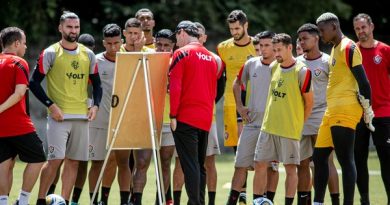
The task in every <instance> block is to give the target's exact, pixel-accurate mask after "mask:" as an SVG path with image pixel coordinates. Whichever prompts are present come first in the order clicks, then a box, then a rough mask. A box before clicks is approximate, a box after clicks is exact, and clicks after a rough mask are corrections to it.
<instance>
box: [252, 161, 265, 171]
mask: <svg viewBox="0 0 390 205" xmlns="http://www.w3.org/2000/svg"><path fill="white" fill-rule="evenodd" d="M267 168H268V164H267V162H260V161H255V171H266V170H267Z"/></svg>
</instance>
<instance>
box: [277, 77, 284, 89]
mask: <svg viewBox="0 0 390 205" xmlns="http://www.w3.org/2000/svg"><path fill="white" fill-rule="evenodd" d="M283 83H284V80H283V79H279V80H278V87H279V88H280V87H282V85H283Z"/></svg>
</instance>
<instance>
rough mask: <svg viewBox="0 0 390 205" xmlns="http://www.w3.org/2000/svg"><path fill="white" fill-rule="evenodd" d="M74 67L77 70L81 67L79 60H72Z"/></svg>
mask: <svg viewBox="0 0 390 205" xmlns="http://www.w3.org/2000/svg"><path fill="white" fill-rule="evenodd" d="M70 65H71V66H72V68H73V69H75V70H77V69H78V68H79V62H78V61H72V62H71V63H70Z"/></svg>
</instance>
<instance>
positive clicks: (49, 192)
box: [47, 164, 62, 195]
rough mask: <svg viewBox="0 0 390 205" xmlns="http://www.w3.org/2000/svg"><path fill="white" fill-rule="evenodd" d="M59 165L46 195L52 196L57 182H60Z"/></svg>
mask: <svg viewBox="0 0 390 205" xmlns="http://www.w3.org/2000/svg"><path fill="white" fill-rule="evenodd" d="M61 165H62V164H61ZM61 165H60V167H59V168H58V170H57V174H56V177H55V178H54V181H53V183H52V184H51V185H50V187H49V191H47V195H49V194H54V192H55V190H56V185H57V183H58V180H60V176H61Z"/></svg>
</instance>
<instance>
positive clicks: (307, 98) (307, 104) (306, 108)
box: [302, 91, 313, 122]
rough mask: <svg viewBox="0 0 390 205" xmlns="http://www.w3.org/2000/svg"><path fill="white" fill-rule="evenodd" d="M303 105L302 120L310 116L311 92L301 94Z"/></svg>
mask: <svg viewBox="0 0 390 205" xmlns="http://www.w3.org/2000/svg"><path fill="white" fill-rule="evenodd" d="M302 97H303V103H304V120H305V122H306V120H307V119H308V118H309V116H310V115H311V110H312V108H313V91H310V92H307V93H302Z"/></svg>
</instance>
